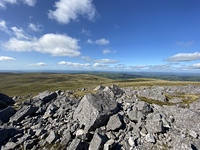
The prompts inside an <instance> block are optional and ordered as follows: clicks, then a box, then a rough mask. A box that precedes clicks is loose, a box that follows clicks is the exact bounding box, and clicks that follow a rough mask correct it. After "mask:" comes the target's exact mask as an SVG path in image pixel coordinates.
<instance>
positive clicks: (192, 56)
mask: <svg viewBox="0 0 200 150" xmlns="http://www.w3.org/2000/svg"><path fill="white" fill-rule="evenodd" d="M199 59H200V53H199V52H195V53H178V54H176V55H173V56H171V57H169V58H168V59H167V61H169V62H181V61H193V60H199Z"/></svg>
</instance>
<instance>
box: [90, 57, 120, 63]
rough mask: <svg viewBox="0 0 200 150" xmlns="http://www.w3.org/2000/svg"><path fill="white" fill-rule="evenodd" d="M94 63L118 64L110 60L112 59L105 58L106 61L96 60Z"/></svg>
mask: <svg viewBox="0 0 200 150" xmlns="http://www.w3.org/2000/svg"><path fill="white" fill-rule="evenodd" d="M94 61H95V62H97V63H104V64H115V63H117V62H118V61H117V60H112V59H107V58H106V59H97V60H94Z"/></svg>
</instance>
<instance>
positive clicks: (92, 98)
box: [74, 92, 118, 132]
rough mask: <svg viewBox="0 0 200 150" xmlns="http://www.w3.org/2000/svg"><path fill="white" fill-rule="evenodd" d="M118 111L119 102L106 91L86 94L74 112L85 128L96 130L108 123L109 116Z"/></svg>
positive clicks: (75, 117)
mask: <svg viewBox="0 0 200 150" xmlns="http://www.w3.org/2000/svg"><path fill="white" fill-rule="evenodd" d="M117 111H118V106H117V102H116V101H115V99H114V98H113V97H110V95H108V94H107V93H105V92H101V93H98V94H96V95H92V94H89V95H85V96H84V97H83V99H82V100H81V102H80V103H79V105H78V107H77V108H76V110H75V112H74V119H75V120H76V119H77V120H78V121H79V122H80V124H81V125H84V130H85V131H86V132H87V131H89V130H93V131H94V130H95V129H96V128H98V127H101V126H103V125H106V123H107V122H108V118H109V117H110V116H111V115H112V114H114V113H116V112H117Z"/></svg>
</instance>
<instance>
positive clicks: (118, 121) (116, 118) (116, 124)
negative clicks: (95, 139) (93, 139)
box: [106, 114, 122, 131]
mask: <svg viewBox="0 0 200 150" xmlns="http://www.w3.org/2000/svg"><path fill="white" fill-rule="evenodd" d="M121 127H122V116H121V115H119V114H116V115H113V116H110V118H109V121H108V124H107V126H106V128H107V131H110V130H112V131H115V130H117V129H120V128H121Z"/></svg>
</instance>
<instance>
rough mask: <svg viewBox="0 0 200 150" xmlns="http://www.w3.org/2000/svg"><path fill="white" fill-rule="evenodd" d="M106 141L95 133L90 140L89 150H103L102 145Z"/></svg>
mask: <svg viewBox="0 0 200 150" xmlns="http://www.w3.org/2000/svg"><path fill="white" fill-rule="evenodd" d="M106 141H107V138H106V137H105V136H103V135H102V134H100V133H98V132H96V133H95V134H94V136H93V138H92V141H91V143H90V146H89V150H97V149H103V145H104V144H105V142H106Z"/></svg>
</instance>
